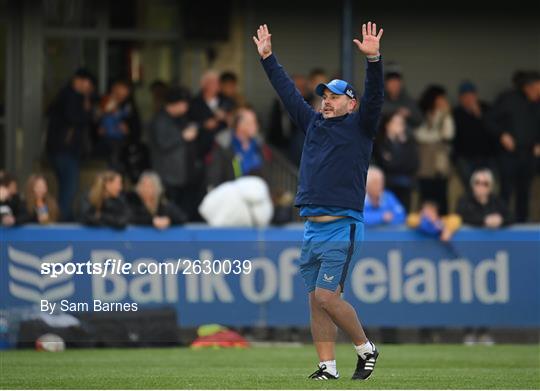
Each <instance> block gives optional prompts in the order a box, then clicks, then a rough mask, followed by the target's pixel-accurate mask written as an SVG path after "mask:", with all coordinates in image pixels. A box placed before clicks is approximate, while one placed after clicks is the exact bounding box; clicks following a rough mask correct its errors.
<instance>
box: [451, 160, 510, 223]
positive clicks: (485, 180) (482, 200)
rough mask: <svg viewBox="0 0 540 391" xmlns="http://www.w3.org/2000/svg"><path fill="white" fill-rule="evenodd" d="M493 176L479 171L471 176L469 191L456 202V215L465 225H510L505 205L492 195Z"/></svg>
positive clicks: (485, 171)
mask: <svg viewBox="0 0 540 391" xmlns="http://www.w3.org/2000/svg"><path fill="white" fill-rule="evenodd" d="M493 182H494V181H493V174H492V173H491V171H490V170H488V169H479V170H477V171H475V172H474V173H473V175H472V176H471V189H470V192H468V194H466V195H463V196H462V197H461V199H460V200H459V202H458V206H457V213H458V214H459V215H460V216H461V218H462V219H463V222H464V223H466V224H470V225H474V226H477V227H486V228H499V227H501V226H504V225H508V224H509V223H510V214H509V212H508V207H507V206H506V203H505V202H504V201H503V200H502V199H500V198H499V197H498V196H496V195H495V194H493V185H494V183H493Z"/></svg>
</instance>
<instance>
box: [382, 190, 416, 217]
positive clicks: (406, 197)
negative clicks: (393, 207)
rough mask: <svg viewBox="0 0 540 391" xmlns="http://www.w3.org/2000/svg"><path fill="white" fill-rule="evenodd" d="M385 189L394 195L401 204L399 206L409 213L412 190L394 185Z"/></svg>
mask: <svg viewBox="0 0 540 391" xmlns="http://www.w3.org/2000/svg"><path fill="white" fill-rule="evenodd" d="M386 188H387V189H388V190H390V191H391V192H392V193H394V194H395V196H396V197H397V199H398V200H399V202H401V204H402V205H403V207H404V208H405V211H406V212H407V213H409V211H410V209H411V192H412V189H411V188H410V187H407V186H395V185H388V186H387V187H386Z"/></svg>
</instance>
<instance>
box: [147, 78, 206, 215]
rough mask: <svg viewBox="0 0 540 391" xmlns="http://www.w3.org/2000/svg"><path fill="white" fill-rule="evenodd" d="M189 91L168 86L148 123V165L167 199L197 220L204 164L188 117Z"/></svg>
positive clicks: (202, 194)
mask: <svg viewBox="0 0 540 391" xmlns="http://www.w3.org/2000/svg"><path fill="white" fill-rule="evenodd" d="M189 98H190V94H189V91H188V90H187V89H185V88H182V87H177V88H173V89H171V90H170V91H169V92H168V94H167V98H166V103H165V106H164V107H163V109H162V110H161V111H159V112H158V113H157V114H156V115H155V116H154V118H153V119H152V121H151V124H150V149H151V156H152V165H153V168H154V169H155V170H156V172H157V173H158V174H159V176H160V177H161V180H162V181H163V185H164V187H165V194H166V196H167V198H168V199H169V200H170V201H172V202H174V203H175V204H176V206H178V207H179V208H180V209H181V210H183V211H184V212H185V213H186V214H187V215H188V219H189V220H190V221H198V220H200V216H199V214H198V211H197V209H198V206H199V203H200V202H201V200H202V198H203V197H204V193H205V167H204V162H203V160H202V153H201V150H200V145H199V140H200V139H199V137H198V136H200V134H199V129H198V126H197V125H196V123H194V122H191V121H190V118H189V117H188V111H189Z"/></svg>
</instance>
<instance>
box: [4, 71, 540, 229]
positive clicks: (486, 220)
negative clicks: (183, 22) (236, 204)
mask: <svg viewBox="0 0 540 391" xmlns="http://www.w3.org/2000/svg"><path fill="white" fill-rule="evenodd" d="M291 77H292V79H293V81H294V82H295V85H296V86H297V88H298V90H299V91H300V93H301V94H302V96H304V99H305V100H306V102H307V103H308V104H310V105H312V106H313V107H315V108H317V109H318V108H319V105H320V101H319V99H318V96H317V95H315V94H314V89H315V86H316V85H317V84H318V83H320V82H325V81H328V76H327V74H326V72H325V71H324V70H322V69H314V70H313V71H312V72H310V74H309V75H308V76H307V77H306V76H303V75H292V76H291ZM95 85H96V83H95V80H94V78H93V76H92V75H91V74H90V73H89V72H88V71H86V70H84V69H80V70H78V71H77V72H76V73H75V74H74V75H73V77H72V78H71V79H70V80H69V82H68V83H67V84H66V86H65V87H64V88H62V89H61V90H60V91H59V93H58V95H57V96H56V98H55V100H54V101H53V103H52V104H51V106H50V108H49V110H48V113H47V114H48V115H47V116H48V128H47V138H46V140H47V141H46V155H47V157H48V162H49V164H50V167H51V168H52V172H53V173H54V175H55V177H56V182H57V194H58V196H57V197H53V196H51V194H50V193H49V190H48V184H47V180H46V178H45V177H44V176H43V175H37V174H35V175H32V176H31V177H30V178H28V179H27V182H26V187H25V189H24V194H23V195H22V197H21V196H20V195H19V191H18V188H17V181H16V180H15V178H14V177H12V176H11V175H9V174H8V173H6V172H2V174H1V176H0V215H1V224H2V226H11V225H18V224H24V223H28V222H34V223H39V224H47V223H54V222H57V221H80V222H82V223H84V224H87V225H92V226H111V227H115V228H123V227H125V226H126V225H128V224H136V225H148V226H154V227H155V228H157V229H164V228H167V227H169V226H171V225H176V224H183V223H185V222H194V221H202V217H201V215H200V214H199V206H200V205H201V203H202V201H203V198H204V197H205V195H206V194H208V192H210V191H212V190H213V189H215V188H217V187H219V186H220V185H221V184H223V183H225V182H229V181H233V180H235V179H237V178H239V177H243V176H247V175H255V176H258V177H261V178H263V179H264V178H265V177H266V175H265V168H267V167H268V163H269V162H271V160H272V155H273V153H281V154H282V155H283V156H284V157H285V158H287V159H288V160H289V161H290V163H291V166H292V167H295V166H298V165H299V161H300V159H301V151H302V145H303V142H304V134H303V133H302V131H300V130H299V129H297V128H296V126H295V124H294V123H292V121H291V120H290V118H289V116H288V114H287V112H286V110H285V109H284V107H283V105H282V104H281V102H280V101H279V100H278V99H277V98H276V99H275V101H274V102H273V104H272V106H271V111H270V112H269V113H268V120H269V121H268V128H267V129H266V131H264V132H261V130H260V127H259V120H258V116H257V112H256V110H255V109H254V108H253V107H251V106H250V105H249V104H248V102H246V100H245V98H244V97H243V96H242V94H241V93H240V91H239V82H238V77H237V76H236V75H235V74H234V73H231V72H223V73H221V74H219V73H217V72H215V71H208V72H206V73H204V74H203V75H202V77H201V80H200V90H199V91H197V92H196V93H195V94H192V92H191V91H190V90H189V89H187V88H185V87H181V86H172V85H167V84H166V83H165V82H163V81H160V80H157V81H155V82H153V83H152V84H151V86H150V94H151V96H152V117H151V118H150V119H149V120H148V121H144V122H143V121H142V120H141V117H140V115H139V111H138V108H137V104H136V102H135V99H134V97H133V86H132V85H131V83H130V82H128V81H125V80H116V81H114V82H113V83H111V86H110V88H109V91H108V92H107V93H106V94H105V95H104V96H102V97H98V96H97V94H96V90H95ZM457 92H458V102H457V105H456V106H455V107H454V108H452V105H451V103H450V101H449V99H448V97H447V91H446V89H445V88H444V87H442V86H440V85H435V84H434V85H429V86H427V87H426V89H425V90H424V91H423V93H422V94H421V95H420V97H419V99H418V100H415V99H414V98H413V97H411V95H409V94H408V92H407V90H406V87H405V82H404V77H403V74H402V72H401V69H400V67H399V65H397V64H395V63H390V64H388V65H387V66H386V73H385V103H384V106H383V113H382V117H381V121H380V130H379V132H378V134H377V136H376V142H375V146H374V151H373V165H372V167H371V168H370V170H369V173H368V177H367V188H366V200H365V208H364V218H365V223H366V225H368V226H373V225H392V224H404V223H407V224H408V225H409V226H410V227H413V228H415V229H418V230H420V231H422V232H424V233H427V234H433V235H438V236H439V237H440V238H441V239H443V240H448V239H449V238H450V237H451V235H452V234H453V232H455V230H456V229H457V228H458V227H459V226H460V225H461V223H462V222H463V223H465V224H470V225H474V226H479V227H488V228H498V227H501V226H506V225H508V224H511V223H513V222H525V221H527V219H528V216H529V211H528V205H529V201H530V192H531V183H532V179H533V177H534V175H535V174H536V173H538V172H539V171H540V74H539V73H538V72H535V71H524V72H516V74H515V75H514V77H513V86H512V88H510V89H509V90H507V91H504V92H503V93H501V95H500V96H499V97H497V99H496V100H495V101H494V103H493V104H492V105H489V104H487V103H486V102H482V101H480V99H479V95H478V91H477V88H476V86H475V85H474V84H473V83H472V82H471V81H464V82H462V83H461V84H460V85H459V87H458V90H457ZM143 134H145V137H144V138H143V137H142V135H143ZM143 139H144V142H143ZM89 155H92V156H97V157H101V158H102V159H103V160H104V161H105V162H106V164H107V166H108V169H107V170H105V171H103V172H101V173H99V174H98V175H97V176H96V177H95V179H94V182H93V184H92V186H91V188H90V189H79V176H80V170H81V162H82V161H83V160H84V159H85V158H87V157H88V156H89ZM454 172H455V173H456V174H457V175H458V176H459V178H460V180H461V183H462V184H463V186H464V188H465V192H464V194H463V195H462V196H461V198H460V199H459V201H458V203H457V205H452V206H455V208H452V207H451V205H449V202H448V192H449V190H448V184H449V177H450V176H451V175H452V174H453V173H454ZM269 186H270V189H271V190H272V183H269ZM80 190H82V191H81V193H83V196H81V197H79V198H80V199H79V200H77V202H75V201H76V195H77V193H78V192H79V191H80ZM415 192H417V194H418V196H419V202H418V205H420V207H419V208H418V212H414V211H412V210H411V208H412V207H413V202H412V200H413V197H412V195H413V194H414V193H415ZM511 201H514V203H515V206H514V207H512V205H511ZM291 203H292V202H291ZM280 207H282V205H280ZM291 207H292V206H291ZM451 209H452V210H453V209H455V210H456V213H457V214H455V215H453V214H449V210H451ZM278 210H279V208H278ZM291 216H292V213H291Z"/></svg>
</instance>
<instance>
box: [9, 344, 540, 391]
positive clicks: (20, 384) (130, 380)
mask: <svg viewBox="0 0 540 391" xmlns="http://www.w3.org/2000/svg"><path fill="white" fill-rule="evenodd" d="M379 350H380V351H381V355H380V356H379V360H378V362H377V368H376V370H375V372H374V374H373V375H372V377H371V378H370V379H369V380H367V381H363V382H358V381H351V380H349V379H350V375H351V374H352V371H353V367H354V365H355V361H356V360H355V356H354V352H353V349H352V347H351V346H350V345H338V347H337V352H336V354H337V363H338V369H339V371H340V373H341V376H342V377H341V379H340V380H337V381H332V382H316V381H310V380H306V377H307V376H308V375H309V374H310V373H311V372H312V371H313V370H314V369H315V363H316V358H315V352H314V349H313V347H312V346H305V347H279V348H278V347H265V348H251V349H246V350H237V349H232V350H227V349H220V350H190V349H187V348H168V349H81V350H78V349H71V350H66V351H65V352H62V353H44V352H35V351H30V350H26V351H24V350H23V351H7V352H6V351H3V352H0V375H1V376H0V378H1V380H0V386H1V388H2V389H6V388H10V389H28V388H32V389H39V388H41V389H44V388H49V389H50V388H54V389H66V388H69V389H82V388H84V389H106V388H113V389H118V388H122V389H186V388H188V389H230V388H235V389H269V388H270V389H380V388H393V389H405V388H407V389H411V388H412V389H418V388H420V389H456V388H457V389H465V388H467V389H486V388H487V389H489V388H497V389H538V388H540V347H539V346H538V345H496V346H491V347H489V346H473V347H465V346H461V345H384V346H379Z"/></svg>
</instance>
